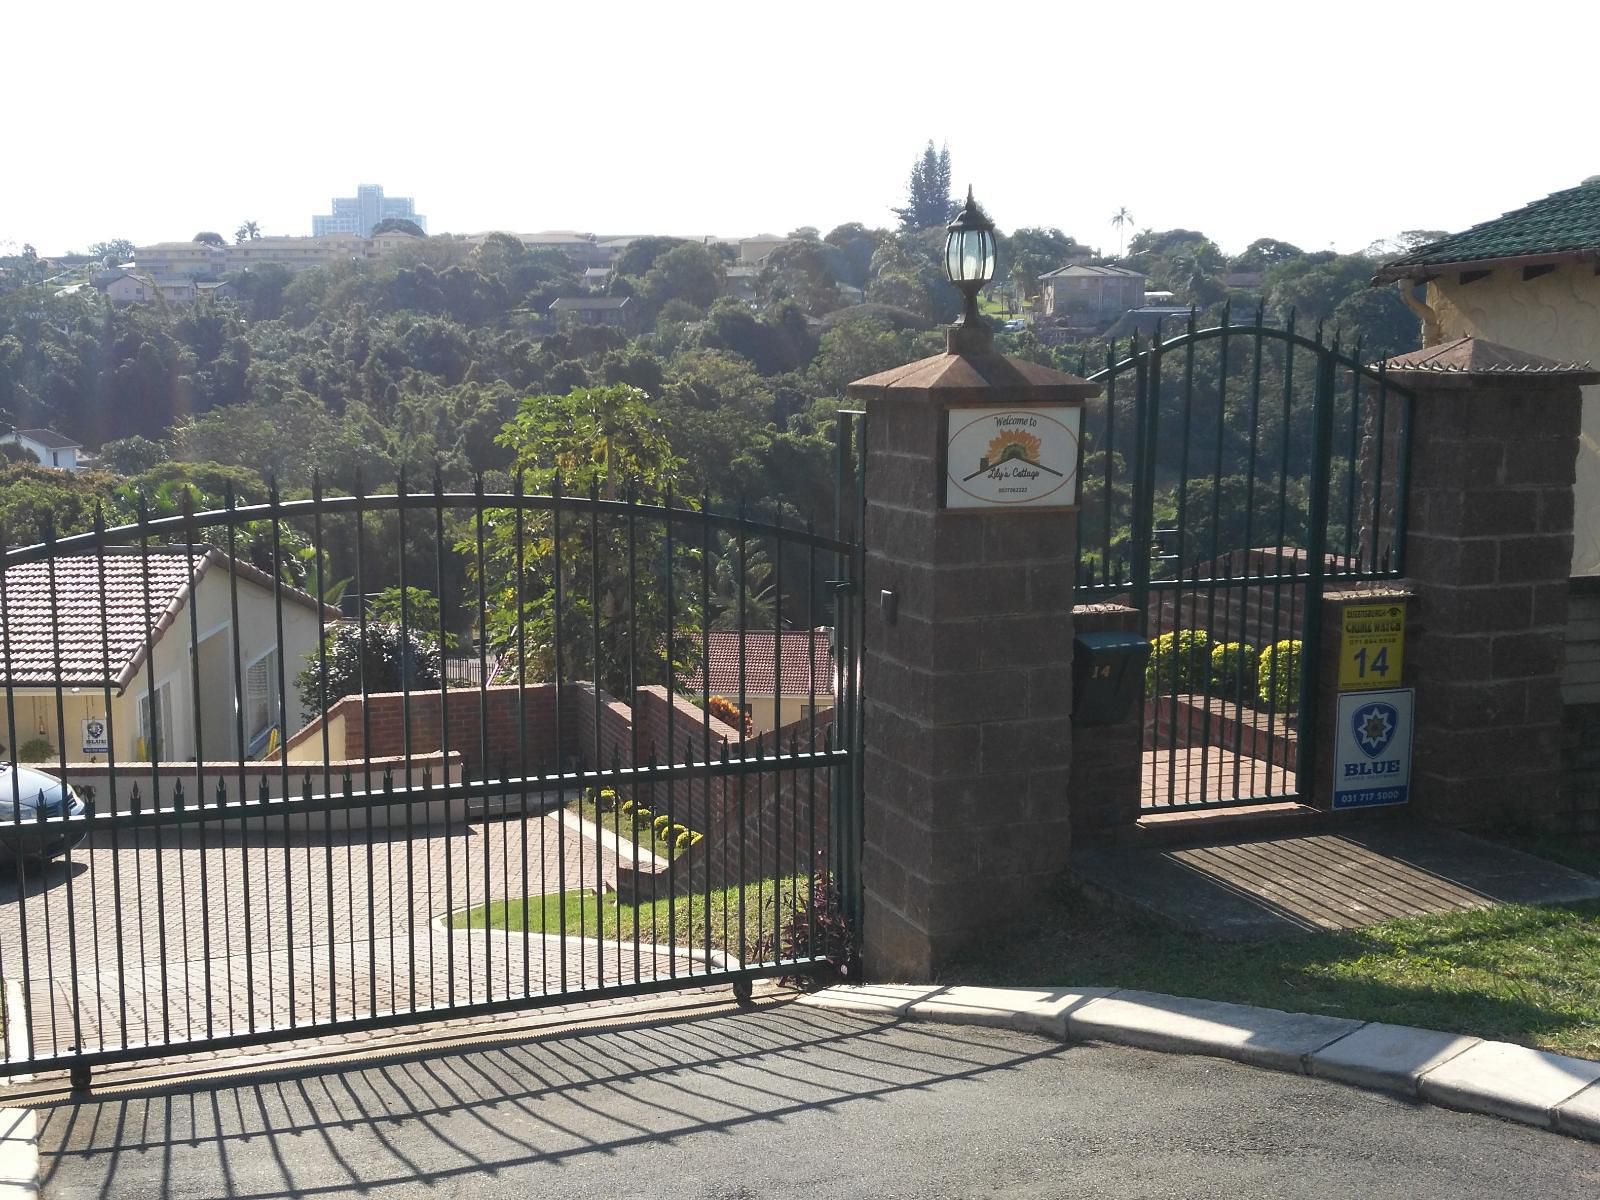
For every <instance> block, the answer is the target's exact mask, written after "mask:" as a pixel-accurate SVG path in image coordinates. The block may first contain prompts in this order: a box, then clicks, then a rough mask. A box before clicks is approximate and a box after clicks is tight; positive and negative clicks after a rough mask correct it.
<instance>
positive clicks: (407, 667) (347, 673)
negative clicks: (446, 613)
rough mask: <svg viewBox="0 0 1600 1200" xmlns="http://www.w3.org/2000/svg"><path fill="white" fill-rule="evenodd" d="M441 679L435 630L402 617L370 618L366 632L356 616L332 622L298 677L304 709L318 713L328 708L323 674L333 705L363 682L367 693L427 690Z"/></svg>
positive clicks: (327, 696)
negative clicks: (404, 624)
mask: <svg viewBox="0 0 1600 1200" xmlns="http://www.w3.org/2000/svg"><path fill="white" fill-rule="evenodd" d="M395 590H398V589H395ZM324 663H326V668H327V669H326V673H324V670H323V667H324ZM440 679H441V675H440V671H439V641H438V636H437V634H433V635H429V634H427V633H425V632H423V629H422V627H421V626H420V625H413V626H410V627H408V628H404V629H402V628H401V626H400V624H399V623H398V622H392V621H385V620H376V621H368V622H367V628H366V634H365V636H363V635H362V630H361V626H360V624H359V623H358V622H356V621H341V622H339V623H338V624H337V625H334V626H332V627H331V628H329V629H328V630H327V632H326V633H325V634H324V635H323V639H322V646H321V647H320V648H318V649H316V650H313V651H312V652H311V653H310V654H309V655H307V656H306V665H305V667H304V668H302V669H301V671H300V672H299V673H298V674H297V675H296V676H295V681H294V682H295V691H296V692H297V693H298V694H299V696H300V705H301V709H302V711H304V712H314V713H315V712H322V711H324V709H323V707H322V704H323V699H324V686H323V685H324V680H326V699H327V704H328V707H329V708H331V707H333V705H334V704H336V703H338V702H339V701H340V700H342V699H343V698H344V697H346V696H350V695H354V694H356V693H357V692H360V691H361V690H362V688H363V687H365V689H366V691H367V693H368V694H369V695H370V694H371V693H373V692H398V691H402V690H406V689H410V690H412V691H426V690H427V689H429V688H437V687H438V686H439V682H440Z"/></svg>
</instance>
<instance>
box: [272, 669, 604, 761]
mask: <svg viewBox="0 0 1600 1200" xmlns="http://www.w3.org/2000/svg"><path fill="white" fill-rule="evenodd" d="M579 686H580V685H577V684H567V685H565V686H564V687H563V688H562V697H561V699H562V708H561V725H562V728H561V738H560V743H559V745H558V744H557V741H556V686H555V685H554V684H551V683H541V684H530V685H528V686H527V687H525V688H520V689H519V688H518V687H517V686H516V685H514V684H508V685H504V686H497V687H491V688H487V689H485V690H484V691H482V692H480V691H479V690H478V689H476V688H460V689H452V690H451V691H449V692H448V693H447V694H446V696H445V697H444V703H443V708H444V711H445V712H446V713H447V715H448V727H447V729H444V730H442V729H441V721H440V710H441V699H440V694H439V693H438V692H436V691H429V692H413V693H411V698H410V712H411V752H412V753H413V754H427V753H430V752H432V751H435V750H438V749H440V740H441V733H442V732H447V733H448V735H449V746H450V750H451V751H452V752H459V753H460V755H461V758H462V761H463V763H464V764H465V767H466V770H467V771H468V772H469V773H470V774H471V776H472V777H473V778H475V779H478V778H482V777H483V770H484V768H485V767H487V768H488V770H489V771H491V772H493V773H494V774H496V775H499V774H501V772H502V769H503V770H504V772H505V773H506V774H508V775H511V776H523V775H531V774H536V773H539V772H543V771H550V770H554V769H555V768H556V767H557V765H564V764H567V763H569V762H571V761H572V760H573V759H575V758H576V756H577V755H578V753H579V751H580V747H581V744H582V743H581V742H580V738H579V715H578V711H577V710H578V699H579V694H580V693H579V690H578V689H579ZM519 703H520V705H521V709H520V711H521V712H522V713H523V714H524V716H525V718H526V723H525V727H524V728H525V738H524V736H521V735H519V731H518V721H517V717H518V712H519ZM332 711H333V712H339V711H343V713H344V717H345V748H344V756H345V757H346V758H353V759H356V758H361V757H362V756H363V755H364V754H367V753H370V754H371V755H372V757H374V758H377V757H380V756H394V755H400V754H403V753H404V752H405V748H406V737H405V732H406V720H405V711H406V709H405V695H404V693H401V692H379V693H377V694H374V695H370V696H368V697H367V704H366V716H365V720H363V716H362V708H361V697H360V696H346V697H345V698H344V699H343V700H341V701H339V703H338V704H337V705H336V706H335V707H334V709H333V710H332ZM483 718H486V721H485V720H484V719H483ZM485 733H486V734H487V749H488V759H487V762H485V761H484V755H483V750H484V748H485V739H484V734H485ZM298 736H299V735H297V737H298Z"/></svg>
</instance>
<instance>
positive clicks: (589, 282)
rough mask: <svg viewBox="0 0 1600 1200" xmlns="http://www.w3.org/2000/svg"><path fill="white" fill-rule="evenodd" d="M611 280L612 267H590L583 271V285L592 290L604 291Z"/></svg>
mask: <svg viewBox="0 0 1600 1200" xmlns="http://www.w3.org/2000/svg"><path fill="white" fill-rule="evenodd" d="M610 282H611V268H610V267H590V268H589V269H588V270H587V271H585V272H584V273H583V286H584V287H586V288H588V289H589V290H590V291H591V292H603V291H605V290H606V285H607V284H608V283H610Z"/></svg>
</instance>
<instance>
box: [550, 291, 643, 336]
mask: <svg viewBox="0 0 1600 1200" xmlns="http://www.w3.org/2000/svg"><path fill="white" fill-rule="evenodd" d="M636 307H637V306H636V305H634V304H633V301H632V298H631V297H629V296H563V297H561V298H560V299H559V300H556V301H555V302H554V303H552V304H551V305H550V315H551V316H553V317H555V318H556V320H558V321H559V320H562V319H563V318H565V319H566V320H575V321H577V322H579V323H580V324H583V325H615V326H616V327H618V328H619V329H632V328H633V325H634V311H635V308H636Z"/></svg>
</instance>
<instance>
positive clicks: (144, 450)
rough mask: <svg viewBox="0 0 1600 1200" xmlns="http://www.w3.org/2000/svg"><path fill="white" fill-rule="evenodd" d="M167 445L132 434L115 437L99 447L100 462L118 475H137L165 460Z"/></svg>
mask: <svg viewBox="0 0 1600 1200" xmlns="http://www.w3.org/2000/svg"><path fill="white" fill-rule="evenodd" d="M167 456H168V452H167V447H166V446H165V445H164V444H162V443H161V442H155V441H151V440H150V439H149V438H147V437H141V436H139V435H138V434H134V435H133V436H132V437H125V438H116V439H115V440H113V441H109V442H107V443H106V444H105V445H103V446H101V447H100V462H101V464H102V465H103V466H104V467H105V468H106V470H108V471H115V472H116V473H117V474H118V475H139V474H142V473H143V472H145V471H149V470H152V469H154V468H155V467H158V466H160V465H161V464H162V463H164V462H166V461H167Z"/></svg>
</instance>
